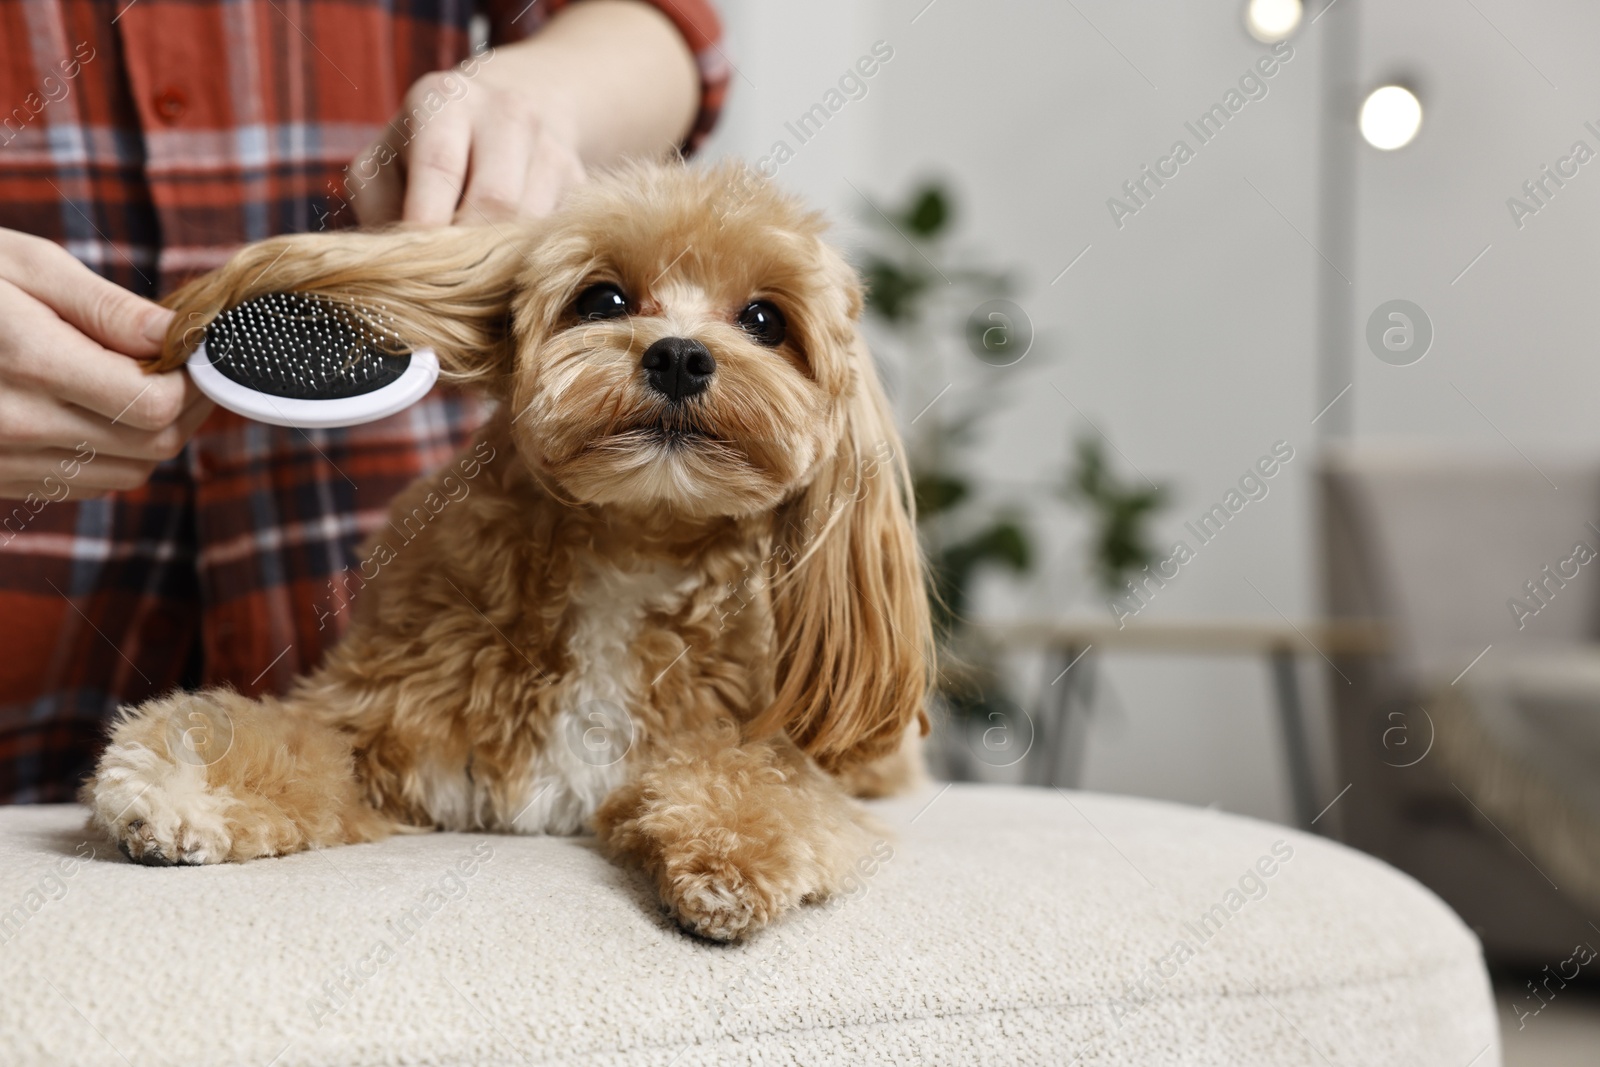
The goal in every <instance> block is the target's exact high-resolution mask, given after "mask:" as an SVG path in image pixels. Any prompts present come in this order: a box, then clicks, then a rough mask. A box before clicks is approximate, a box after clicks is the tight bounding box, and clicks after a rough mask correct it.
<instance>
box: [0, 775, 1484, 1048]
mask: <svg viewBox="0 0 1600 1067" xmlns="http://www.w3.org/2000/svg"><path fill="white" fill-rule="evenodd" d="M872 808H873V810H874V812H875V813H876V815H877V816H878V817H879V819H880V820H881V821H882V822H883V824H884V827H885V832H886V834H887V835H892V836H891V837H889V838H888V840H886V842H884V843H883V844H882V845H881V846H880V847H878V848H875V849H874V857H873V859H872V862H870V863H867V862H864V863H863V864H862V865H860V867H859V868H858V869H859V870H860V871H861V878H860V885H859V887H858V889H857V890H856V891H854V892H852V893H850V894H848V895H846V896H843V897H840V898H837V899H836V900H835V901H834V902H833V903H831V904H829V905H826V906H822V905H815V906H810V907H806V908H803V909H801V910H799V911H797V912H795V913H792V914H790V915H789V916H788V917H787V918H786V919H785V920H784V921H782V922H780V923H779V924H777V925H775V926H773V927H771V928H769V929H768V930H766V931H764V932H763V933H761V934H759V935H757V936H756V937H755V938H754V939H752V940H751V941H749V942H747V943H744V944H739V945H715V944H709V943H706V942H702V941H697V940H694V939H692V938H690V937H688V936H686V935H684V934H682V933H680V932H679V931H678V930H677V929H676V928H675V927H674V926H673V924H672V923H671V922H670V921H669V920H668V919H666V918H664V917H663V916H662V915H661V913H660V911H659V909H658V908H657V905H656V903H655V901H654V899H653V897H652V895H651V893H650V891H649V889H648V887H647V886H646V885H645V884H644V882H643V880H642V879H641V878H639V877H637V876H635V875H634V874H632V873H629V872H625V871H622V870H619V869H618V868H616V867H614V866H612V865H611V864H610V863H608V862H607V861H606V860H605V859H604V858H603V857H601V855H600V854H599V852H598V850H597V849H596V848H595V847H594V843H593V841H592V839H589V838H550V837H503V836H493V835H484V834H427V835H407V836H401V837H396V838H392V839H390V840H388V841H385V842H381V843H378V844H371V845H356V846H351V847H347V848H338V849H328V850H325V851H322V852H317V853H301V854H299V855H294V856H289V857H285V858H283V859H276V860H258V861H256V862H253V863H247V864H240V865H223V866H215V867H189V868H184V867H167V868H156V867H139V866H135V865H133V864H130V863H127V862H125V861H124V860H123V859H122V857H121V856H120V855H118V854H117V852H116V851H115V849H112V848H110V847H108V846H107V845H106V843H105V842H103V841H101V840H99V839H98V838H89V839H87V840H86V839H85V837H84V830H83V825H84V813H83V811H82V810H81V809H78V808H75V807H66V806H61V807H33V808H25V807H23V808H10V809H0V907H3V908H6V909H11V911H10V914H11V915H13V916H17V917H16V918H14V919H13V920H11V923H12V924H11V925H10V926H8V927H6V928H5V929H4V930H3V931H0V941H3V944H0V989H4V990H5V996H4V997H0V1061H3V1062H4V1063H5V1064H6V1065H7V1067H39V1065H45V1064H74V1065H76V1067H99V1065H107V1067H125V1064H127V1063H134V1064H145V1063H161V1064H172V1065H178V1067H186V1065H191V1064H214V1063H234V1064H250V1065H255V1067H267V1065H268V1064H271V1065H272V1067H306V1065H314V1067H325V1065H329V1064H338V1065H340V1067H361V1065H377V1064H384V1065H408V1064H491V1063H493V1064H502V1063H506V1064H511V1063H538V1064H544V1063H562V1064H575V1063H577V1064H590V1065H602V1064H604V1065H608V1067H626V1065H633V1064H638V1065H641V1067H643V1065H653V1067H666V1065H667V1064H672V1065H673V1067H695V1065H703V1064H723V1063H741V1064H743V1063H799V1064H822V1063H851V1064H880V1063H881V1064H888V1063H896V1064H912V1063H945V1064H950V1063H963V1064H967V1063H971V1064H997V1065H998V1064H1005V1065H1013V1064H1039V1065H1048V1067H1067V1065H1069V1064H1072V1063H1085V1064H1087V1063H1095V1064H1123V1065H1129V1067H1134V1065H1143V1064H1150V1063H1183V1064H1187V1065H1190V1067H1205V1065H1216V1067H1327V1064H1329V1063H1340V1064H1406V1065H1407V1067H1419V1065H1421V1067H1431V1065H1437V1067H1464V1065H1466V1064H1469V1063H1470V1064H1472V1067H1497V1065H1498V1064H1499V1063H1500V1052H1499V1047H1498V1043H1497V1037H1496V1024H1495V1016H1494V1011H1493V1006H1492V1002H1491V995H1490V988H1489V983H1488V978H1487V975H1486V973H1485V970H1484V966H1483V962H1482V958H1481V956H1480V951H1479V947H1478V943H1477V941H1476V939H1475V938H1474V937H1473V936H1472V934H1471V932H1470V931H1469V930H1467V928H1466V927H1465V926H1463V925H1462V924H1461V922H1460V920H1459V919H1457V918H1456V916H1455V915H1454V914H1452V913H1451V912H1450V910H1449V909H1448V908H1446V907H1445V906H1444V905H1443V904H1441V903H1440V902H1439V900H1438V898H1437V897H1435V896H1434V895H1433V894H1431V893H1429V892H1428V891H1427V890H1425V889H1423V888H1422V887H1421V886H1419V885H1417V884H1416V883H1415V882H1413V881H1412V880H1411V879H1409V878H1406V877H1404V876H1403V875H1401V874H1399V873H1398V872H1396V871H1394V870H1392V869H1391V868H1388V867H1386V866H1384V865H1382V864H1380V863H1378V862H1377V861H1375V860H1373V859H1371V858H1370V857H1368V856H1365V855H1362V854H1360V853H1358V852H1354V851H1352V850H1349V849H1347V848H1345V847H1344V846H1342V845H1339V844H1337V843H1335V842H1331V841H1328V840H1326V839H1324V838H1320V837H1314V836H1311V835H1307V834H1301V833H1299V832H1297V831H1294V830H1290V829H1285V828H1284V827H1280V826H1275V825H1272V824H1269V823H1264V822H1259V821H1256V820H1253V819H1246V818H1241V817H1238V816H1232V815H1226V814H1222V813H1219V812H1212V811H1205V810H1199V809H1193V808H1184V807H1179V806H1177V805H1172V804H1166V803H1161V802H1156V801H1149V800H1140V799H1132V798H1124V797H1108V796H1096V795H1093V794H1082V793H1063V792H1058V791H1056V790H1039V789H1019V788H1005V787H997V786H967V785H957V786H945V787H930V788H928V789H926V790H925V791H923V792H922V793H920V794H919V795H914V796H909V797H905V798H902V799H898V800H894V801H887V802H877V803H874V804H873V805H872ZM19 908H20V915H19V914H18V909H19ZM1180 946H1182V947H1180Z"/></svg>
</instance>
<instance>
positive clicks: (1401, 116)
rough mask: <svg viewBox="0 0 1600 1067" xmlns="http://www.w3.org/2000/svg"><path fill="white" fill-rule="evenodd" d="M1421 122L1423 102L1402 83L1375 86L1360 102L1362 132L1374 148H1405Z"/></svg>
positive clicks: (1385, 149) (1389, 149)
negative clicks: (1381, 86)
mask: <svg viewBox="0 0 1600 1067" xmlns="http://www.w3.org/2000/svg"><path fill="white" fill-rule="evenodd" d="M1421 126H1422V102H1421V101H1420V100H1418V99H1417V94H1415V93H1413V92H1412V91H1411V90H1410V89H1407V88H1406V87H1405V86H1403V85H1385V86H1384V87H1383V88H1381V89H1374V90H1372V92H1371V94H1369V95H1368V96H1367V99H1366V102H1365V103H1363V104H1362V105H1361V136H1362V137H1365V138H1366V139H1367V143H1368V144H1369V145H1371V146H1372V147H1374V148H1381V149H1383V150H1384V151H1386V152H1387V151H1393V150H1394V149H1396V148H1404V147H1405V146H1406V145H1408V144H1410V143H1411V139H1412V138H1413V137H1415V136H1416V135H1417V130H1418V129H1419V128H1420V127H1421Z"/></svg>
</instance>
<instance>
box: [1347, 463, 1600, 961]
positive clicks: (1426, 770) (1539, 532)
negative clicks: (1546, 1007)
mask: <svg viewBox="0 0 1600 1067" xmlns="http://www.w3.org/2000/svg"><path fill="white" fill-rule="evenodd" d="M1318 477H1319V487H1318V494H1319V502H1320V512H1321V515H1320V527H1321V535H1322V560H1323V564H1322V568H1323V582H1324V587H1325V596H1326V602H1327V608H1328V611H1329V613H1330V614H1331V615H1332V616H1333V617H1334V618H1335V619H1338V618H1341V617H1358V618H1376V619H1381V620H1383V621H1384V622H1385V624H1386V625H1387V626H1388V628H1389V631H1390V634H1391V642H1390V644H1389V647H1388V650H1387V652H1386V653H1385V654H1382V655H1379V656H1375V657H1373V656H1369V657H1352V656H1345V655H1340V656H1334V657H1333V659H1334V664H1335V670H1334V672H1332V673H1330V675H1329V688H1330V691H1331V694H1332V700H1333V708H1334V719H1335V721H1334V734H1335V744H1336V748H1337V756H1338V763H1339V767H1340V783H1341V784H1342V783H1348V791H1347V793H1346V794H1345V795H1344V796H1343V797H1342V799H1341V800H1340V801H1339V803H1338V804H1337V806H1336V807H1335V808H1334V809H1333V811H1332V812H1331V813H1330V818H1329V822H1331V823H1333V824H1334V825H1336V826H1337V827H1339V829H1340V835H1341V837H1342V838H1343V839H1344V840H1345V841H1346V842H1348V843H1350V844H1352V845H1355V846H1356V847H1358V848H1361V849H1362V850H1364V851H1367V852H1370V853H1372V854H1373V855H1376V856H1379V857H1381V858H1383V859H1385V860H1387V861H1388V862H1390V863H1392V864H1394V865H1395V866H1397V867H1399V868H1401V869H1402V870H1405V871H1407V872H1409V873H1411V874H1413V875H1415V876H1416V877H1417V878H1418V879H1420V880H1421V881H1422V882H1423V883H1424V884H1426V885H1428V886H1430V887H1431V888H1433V889H1434V890H1435V891H1436V892H1438V893H1439V894H1440V895H1441V896H1443V897H1444V899H1445V900H1446V901H1447V902H1448V903H1449V904H1450V905H1451V906H1452V907H1454V908H1455V909H1456V910H1457V911H1458V912H1459V913H1460V914H1461V915H1462V916H1463V917H1464V918H1465V919H1466V921H1467V922H1468V923H1469V924H1471V925H1472V926H1473V928H1474V929H1476V930H1477V931H1478V933H1479V934H1480V936H1481V937H1482V938H1483V940H1484V944H1485V950H1486V951H1487V952H1488V954H1489V955H1490V958H1492V959H1497V960H1501V961H1504V962H1506V963H1508V964H1532V965H1533V966H1534V967H1535V968H1537V967H1538V966H1539V965H1541V964H1546V963H1550V962H1551V961H1555V960H1560V959H1562V958H1564V957H1566V956H1567V955H1569V954H1570V952H1571V950H1572V947H1573V945H1574V943H1575V942H1578V941H1585V940H1590V939H1592V938H1593V937H1594V929H1593V928H1592V927H1591V926H1590V925H1589V923H1588V916H1587V915H1586V914H1585V912H1586V911H1589V913H1590V914H1592V913H1593V911H1592V908H1586V907H1585V904H1584V901H1583V899H1582V898H1581V897H1579V896H1578V895H1577V894H1576V893H1575V890H1576V889H1577V888H1578V887H1577V886H1575V885H1573V884H1570V883H1569V884H1566V885H1562V883H1563V882H1564V881H1566V879H1563V878H1561V877H1558V876H1557V872H1556V871H1555V870H1554V865H1553V863H1552V857H1551V856H1550V854H1549V853H1548V852H1547V853H1546V856H1545V858H1543V859H1541V858H1540V850H1539V847H1538V845H1539V843H1540V842H1538V841H1535V840H1533V839H1532V838H1533V837H1540V838H1543V837H1544V836H1545V835H1544V830H1545V829H1546V828H1545V827H1543V826H1539V825H1538V824H1537V823H1536V824H1533V825H1534V827H1535V829H1537V830H1538V833H1537V834H1529V833H1522V832H1519V830H1518V827H1517V825H1516V824H1515V823H1514V822H1512V821H1510V819H1509V817H1508V816H1507V815H1505V814H1502V815H1500V816H1499V817H1498V818H1497V817H1496V816H1494V815H1491V814H1490V811H1491V810H1494V811H1501V812H1504V811H1509V810H1511V809H1508V808H1504V807H1502V806H1497V801H1498V800H1500V799H1502V798H1503V796H1504V795H1505V794H1506V793H1507V790H1508V788H1509V786H1508V783H1507V781H1506V774H1505V771H1506V770H1507V768H1510V767H1512V766H1513V765H1515V766H1517V767H1520V768H1521V770H1520V771H1518V774H1519V776H1520V777H1521V778H1523V779H1527V778H1529V777H1531V776H1537V775H1538V774H1539V773H1541V764H1542V765H1543V766H1544V767H1547V768H1548V770H1549V772H1550V774H1551V776H1552V777H1551V786H1550V787H1549V788H1547V789H1544V793H1545V799H1546V800H1548V801H1549V803H1550V805H1551V808H1550V809H1549V810H1552V811H1554V810H1558V809H1559V806H1560V804H1561V803H1562V802H1561V800H1560V799H1559V794H1560V793H1561V788H1560V785H1559V782H1558V780H1557V779H1556V777H1555V776H1556V774H1557V772H1558V770H1559V768H1558V767H1557V762H1558V760H1557V758H1555V757H1552V756H1546V757H1545V758H1544V759H1543V760H1541V758H1540V756H1539V755H1538V753H1537V752H1536V751H1532V747H1531V746H1521V745H1518V744H1517V741H1516V738H1515V737H1514V736H1509V735H1508V736H1507V737H1506V743H1505V744H1504V745H1500V746H1497V745H1496V744H1495V743H1494V742H1493V741H1492V739H1491V737H1492V723H1490V722H1488V721H1487V720H1488V719H1490V718H1492V717H1493V711H1494V708H1493V705H1494V704H1495V702H1496V701H1500V702H1501V703H1502V704H1503V703H1504V700H1503V699H1502V696H1503V694H1504V693H1505V692H1507V691H1508V690H1507V688H1506V684H1505V683H1504V679H1506V678H1507V677H1511V678H1516V677H1520V676H1523V675H1527V674H1530V673H1531V674H1534V675H1546V676H1548V675H1550V674H1551V671H1550V670H1549V669H1548V668H1547V667H1545V666H1539V664H1540V663H1541V662H1547V661H1549V660H1550V658H1551V657H1553V658H1554V661H1555V662H1558V663H1573V662H1576V663H1577V664H1578V666H1579V667H1580V668H1581V667H1582V662H1583V659H1584V657H1586V656H1587V657H1592V656H1593V653H1594V644H1593V643H1594V641H1595V638H1596V619H1597V608H1600V563H1591V564H1588V565H1586V566H1583V567H1581V568H1580V573H1579V574H1578V575H1577V576H1576V577H1573V578H1570V579H1569V580H1560V581H1552V582H1549V584H1548V585H1545V586H1543V588H1544V590H1545V593H1544V596H1543V599H1542V601H1541V600H1536V599H1533V598H1532V596H1531V594H1530V587H1529V584H1528V583H1530V582H1544V581H1546V575H1545V572H1544V568H1546V567H1547V566H1553V565H1555V564H1557V563H1558V562H1559V561H1561V560H1564V559H1566V558H1568V557H1569V556H1570V555H1571V554H1572V552H1573V550H1574V546H1575V544H1576V543H1577V542H1580V541H1582V542H1586V543H1588V544H1589V545H1591V546H1594V547H1597V548H1600V530H1597V529H1596V526H1595V525H1594V524H1595V522H1596V520H1597V518H1600V462H1596V461H1584V462H1573V461H1562V460H1556V459H1549V458H1544V457H1540V458H1539V459H1538V461H1537V464H1536V463H1535V462H1534V460H1533V459H1531V458H1527V457H1520V456H1519V455H1518V454H1516V453H1514V452H1512V451H1511V450H1509V449H1507V450H1504V451H1497V452H1494V453H1490V454H1483V453H1471V454H1463V453H1462V452H1461V451H1459V450H1457V451H1454V452H1450V453H1445V452H1442V451H1433V450H1425V449H1421V448H1399V447H1387V448H1380V447H1375V446H1365V447H1350V446H1345V447H1342V448H1338V449H1335V450H1333V451H1330V452H1329V453H1327V455H1326V456H1325V457H1324V460H1323V463H1322V466H1321V469H1320V472H1319V476H1318ZM1513 598H1516V599H1521V600H1523V601H1524V602H1525V603H1527V604H1532V605H1533V606H1534V607H1535V608H1536V610H1537V614H1535V615H1533V616H1532V617H1526V616H1524V617H1521V618H1519V615H1518V613H1517V612H1515V611H1514V610H1513V609H1512V606H1511V602H1512V600H1513ZM1541 603H1542V606H1540V605H1541ZM1519 624H1520V625H1519ZM1530 666H1531V667H1532V668H1534V669H1532V670H1530V669H1528V668H1530ZM1565 673H1568V674H1570V673H1572V672H1571V671H1566V672H1565ZM1589 673H1590V674H1591V675H1593V674H1594V673H1595V672H1594V670H1593V669H1590V670H1589ZM1517 691H1518V692H1525V691H1532V690H1530V689H1529V687H1528V686H1526V685H1524V686H1523V687H1522V689H1520V690H1517ZM1591 691H1592V692H1594V693H1595V694H1596V696H1595V698H1592V699H1591V700H1590V701H1589V703H1588V704H1587V706H1586V707H1582V708H1578V709H1574V708H1572V707H1570V706H1568V707H1567V708H1566V711H1565V714H1566V720H1565V725H1566V726H1567V727H1573V726H1579V725H1581V724H1582V723H1583V722H1584V720H1585V719H1586V720H1587V724H1588V728H1589V730H1590V733H1589V737H1590V738H1591V739H1592V738H1594V737H1595V736H1596V735H1597V733H1600V731H1595V729H1594V727H1595V724H1596V723H1600V687H1594V688H1593V689H1592V690H1591ZM1480 712H1481V713H1485V714H1480ZM1480 718H1481V719H1484V720H1485V721H1484V722H1481V723H1480V721H1479V719H1480ZM1503 718H1509V716H1503ZM1530 726H1531V720H1525V721H1524V722H1523V723H1522V726H1521V729H1524V730H1525V729H1528V728H1529V727H1530ZM1569 736H1578V735H1569ZM1548 747H1549V746H1548V745H1547V748H1548ZM1563 747H1566V748H1567V749H1569V751H1568V753H1566V755H1567V756H1569V757H1570V756H1575V755H1577V753H1576V751H1575V749H1574V745H1573V743H1572V742H1566V743H1564V745H1563ZM1519 749H1526V751H1519ZM1463 753H1464V754H1465V755H1466V756H1467V757H1470V760H1471V762H1470V763H1462V762H1461V759H1462V756H1463ZM1452 758H1454V759H1455V762H1454V763H1452ZM1587 758H1588V760H1589V763H1588V767H1589V776H1590V778H1591V779H1600V757H1597V756H1596V755H1595V754H1594V752H1593V751H1591V754H1590V755H1589V756H1588V757H1587ZM1486 760H1487V761H1489V762H1487V763H1486V762H1485V761H1486ZM1568 780H1569V781H1573V780H1575V779H1574V778H1573V777H1572V776H1571V775H1570V774H1569V777H1568ZM1526 786H1527V782H1526V781H1524V782H1523V787H1522V788H1520V789H1519V790H1518V792H1520V793H1521V794H1526V793H1527V791H1528V790H1527V788H1526ZM1539 788H1543V787H1539ZM1523 799H1524V800H1525V799H1526V797H1525V796H1524V797H1523ZM1525 825H1527V824H1525ZM1569 839H1570V838H1569ZM1597 858H1600V857H1593V856H1590V857H1577V856H1571V855H1567V854H1566V853H1565V852H1564V851H1560V850H1558V851H1557V853H1556V854H1554V856H1553V859H1554V862H1555V864H1560V863H1564V862H1566V861H1569V860H1570V861H1581V860H1585V859H1587V860H1588V861H1590V862H1593V861H1594V860H1596V859H1597ZM1558 886H1561V888H1557V887H1558Z"/></svg>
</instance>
